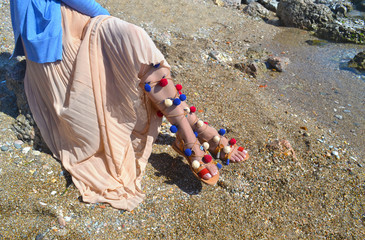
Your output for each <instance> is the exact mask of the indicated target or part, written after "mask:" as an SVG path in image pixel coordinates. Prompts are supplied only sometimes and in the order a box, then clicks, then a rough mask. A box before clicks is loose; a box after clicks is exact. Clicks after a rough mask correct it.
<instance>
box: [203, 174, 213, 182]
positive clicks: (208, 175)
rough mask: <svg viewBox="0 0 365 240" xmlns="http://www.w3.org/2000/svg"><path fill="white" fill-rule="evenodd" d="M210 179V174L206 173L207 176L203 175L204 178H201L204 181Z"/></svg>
mask: <svg viewBox="0 0 365 240" xmlns="http://www.w3.org/2000/svg"><path fill="white" fill-rule="evenodd" d="M211 177H212V175H210V173H207V174H205V175H204V176H203V178H204V179H205V180H208V179H209V178H211Z"/></svg>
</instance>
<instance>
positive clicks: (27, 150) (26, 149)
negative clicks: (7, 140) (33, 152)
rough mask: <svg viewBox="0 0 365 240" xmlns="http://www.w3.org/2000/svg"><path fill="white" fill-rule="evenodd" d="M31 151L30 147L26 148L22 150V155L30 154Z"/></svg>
mask: <svg viewBox="0 0 365 240" xmlns="http://www.w3.org/2000/svg"><path fill="white" fill-rule="evenodd" d="M29 150H30V147H25V148H23V149H22V153H23V154H27V153H28V152H29Z"/></svg>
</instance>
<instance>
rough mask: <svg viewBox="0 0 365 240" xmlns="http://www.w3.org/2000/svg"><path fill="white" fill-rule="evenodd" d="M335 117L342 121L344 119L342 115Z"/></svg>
mask: <svg viewBox="0 0 365 240" xmlns="http://www.w3.org/2000/svg"><path fill="white" fill-rule="evenodd" d="M335 117H336V118H337V119H340V120H342V119H343V117H342V115H338V114H337V115H335Z"/></svg>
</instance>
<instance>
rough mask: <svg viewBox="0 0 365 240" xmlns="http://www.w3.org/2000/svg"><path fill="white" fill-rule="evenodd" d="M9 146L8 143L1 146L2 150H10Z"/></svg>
mask: <svg viewBox="0 0 365 240" xmlns="http://www.w3.org/2000/svg"><path fill="white" fill-rule="evenodd" d="M8 149H9V147H8V146H6V145H3V146H1V151H3V152H5V151H8Z"/></svg>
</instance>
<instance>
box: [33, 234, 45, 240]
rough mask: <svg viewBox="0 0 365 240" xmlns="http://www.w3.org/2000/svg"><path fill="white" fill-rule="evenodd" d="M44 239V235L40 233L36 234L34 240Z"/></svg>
mask: <svg viewBox="0 0 365 240" xmlns="http://www.w3.org/2000/svg"><path fill="white" fill-rule="evenodd" d="M43 238H44V235H43V234H42V233H40V234H38V235H37V236H36V237H35V240H42V239H43Z"/></svg>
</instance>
